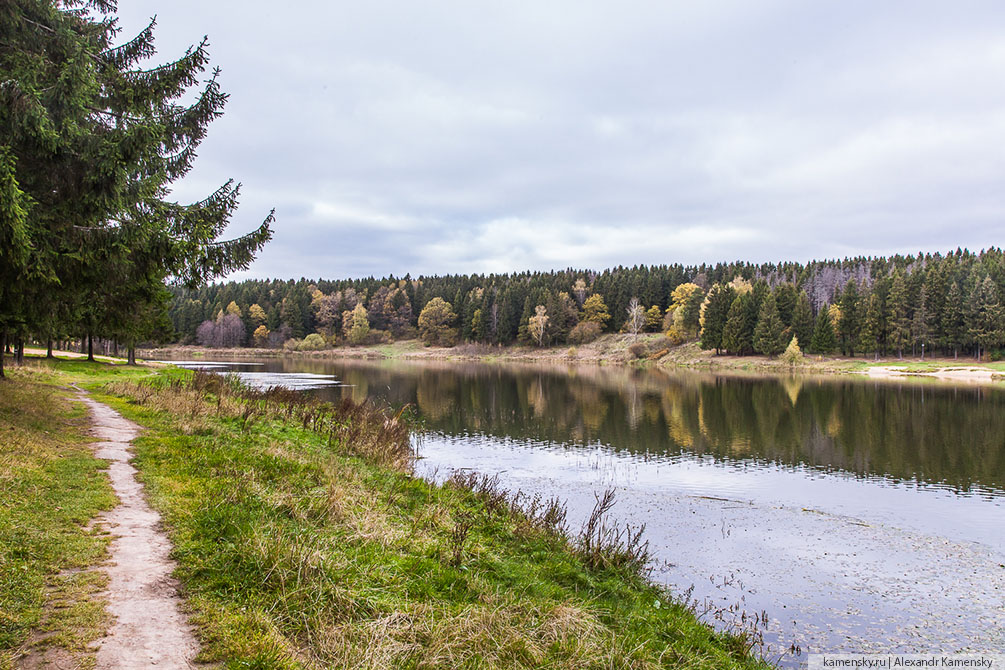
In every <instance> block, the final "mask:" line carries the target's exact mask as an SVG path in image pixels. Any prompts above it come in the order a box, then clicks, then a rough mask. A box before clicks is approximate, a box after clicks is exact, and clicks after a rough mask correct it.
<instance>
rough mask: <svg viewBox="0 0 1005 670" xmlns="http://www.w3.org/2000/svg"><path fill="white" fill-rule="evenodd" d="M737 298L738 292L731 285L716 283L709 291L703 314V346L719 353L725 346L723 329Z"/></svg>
mask: <svg viewBox="0 0 1005 670" xmlns="http://www.w3.org/2000/svg"><path fill="white" fill-rule="evenodd" d="M735 298H736V292H735V291H734V290H733V289H732V288H731V287H729V286H724V285H722V284H716V285H715V286H713V287H712V289H711V290H710V291H709V292H708V296H707V297H706V299H705V310H704V312H703V314H702V317H701V318H702V327H701V348H702V349H715V353H717V354H718V353H719V351H720V350H721V349H724V348H725V345H724V344H723V330H724V329H725V327H726V320H727V318H728V317H729V310H730V308H731V306H732V304H733V300H734V299H735Z"/></svg>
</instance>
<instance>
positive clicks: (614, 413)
mask: <svg viewBox="0 0 1005 670" xmlns="http://www.w3.org/2000/svg"><path fill="white" fill-rule="evenodd" d="M265 369H266V370H268V371H277V372H278V371H281V370H284V369H288V371H293V370H296V371H297V372H298V373H301V374H302V373H303V372H305V371H311V372H315V373H317V374H328V375H334V376H335V377H336V378H337V379H338V380H339V381H340V382H342V384H343V385H345V386H340V387H337V388H331V389H322V390H319V391H316V392H317V393H320V394H321V395H323V396H325V397H329V398H335V397H341V396H343V395H346V394H348V395H350V396H352V397H353V398H355V399H357V400H361V399H363V398H367V397H378V398H382V399H384V400H387V401H389V402H391V403H392V404H395V405H401V404H405V403H412V404H414V405H415V406H416V407H417V408H418V410H419V413H420V414H421V416H422V417H423V419H424V420H425V422H426V425H427V427H428V428H429V429H431V430H433V431H437V432H441V433H444V434H447V435H459V434H469V433H480V434H484V435H489V436H493V437H503V438H511V439H514V440H521V441H525V440H534V441H544V442H548V443H552V444H560V445H568V446H578V445H585V444H595V443H601V444H603V445H606V446H608V447H610V448H612V449H614V450H616V451H624V452H629V453H632V454H637V455H643V456H645V455H650V456H662V457H673V456H675V455H680V454H691V455H697V456H701V455H711V456H714V457H715V458H717V459H721V460H724V461H727V462H733V461H741V462H750V461H753V462H758V463H772V464H779V465H785V466H791V467H800V468H805V467H809V468H813V469H819V470H824V471H835V470H836V471H842V472H847V473H854V474H856V475H859V476H863V477H884V478H887V479H891V480H894V481H905V480H909V481H917V482H919V483H922V484H925V485H935V486H939V487H944V488H948V489H951V490H953V491H956V492H962V493H972V492H979V493H983V494H987V495H1000V494H1002V493H1003V491H1005V412H1003V410H1005V393H1003V391H1002V390H1001V389H998V388H988V387H946V386H937V385H931V384H922V383H915V382H904V383H900V384H892V383H890V382H877V381H870V380H864V379H863V380H858V379H856V380H838V379H833V378H832V379H818V378H810V379H801V378H795V377H793V378H757V377H742V376H729V377H726V376H713V375H703V374H696V373H687V372H663V371H655V370H629V369H623V368H605V367H585V366H581V367H570V368H568V369H564V368H555V367H537V366H517V367H514V366H511V365H507V366H505V367H503V366H501V365H499V366H497V365H485V364H456V363H451V364H444V363H428V362H423V363H409V362H400V361H395V362H386V361H381V362H376V361H351V360H349V361H346V360H340V361H335V362H330V361H328V362H317V361H303V360H296V361H272V362H268V363H266V367H265Z"/></svg>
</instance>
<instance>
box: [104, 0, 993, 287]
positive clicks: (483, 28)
mask: <svg viewBox="0 0 1005 670" xmlns="http://www.w3.org/2000/svg"><path fill="white" fill-rule="evenodd" d="M120 5H121V6H120V9H119V17H120V19H121V25H122V27H123V28H124V35H127V34H131V33H134V32H137V31H138V30H139V29H140V28H141V27H142V26H143V25H145V22H146V20H147V19H148V18H149V17H151V16H153V15H154V14H157V20H158V29H157V33H156V34H157V36H158V42H157V44H158V47H159V49H160V54H159V56H158V57H159V58H160V59H161V60H165V59H170V58H173V57H175V56H177V55H180V53H181V52H182V51H183V50H184V49H185V47H186V46H188V45H190V44H193V43H195V42H197V41H198V40H199V39H200V38H201V37H202V36H203V35H204V34H206V35H208V36H209V39H210V44H211V54H212V58H213V63H214V65H218V66H219V67H221V68H222V70H223V74H222V77H221V82H222V84H223V87H224V89H225V90H226V91H228V92H229V93H230V94H231V99H230V103H229V105H228V107H227V110H226V113H225V115H224V117H223V118H221V119H220V120H219V121H217V122H216V123H215V124H214V125H213V126H212V128H211V129H210V134H209V137H208V139H207V140H206V141H205V142H204V144H203V145H202V148H201V151H200V158H199V160H198V161H197V164H196V165H197V166H196V168H195V170H193V172H192V173H191V174H190V175H189V176H188V177H187V178H186V179H185V181H184V182H183V183H180V184H179V185H177V187H176V189H175V192H176V194H177V197H178V199H179V200H182V201H188V200H197V199H199V198H201V197H203V196H204V195H206V194H207V193H209V192H210V191H212V190H213V189H214V188H215V187H216V186H217V185H219V184H220V183H222V182H223V181H225V180H226V179H227V178H229V177H235V178H236V179H238V180H239V181H241V182H243V184H244V191H243V192H244V197H243V199H242V206H241V208H240V210H239V212H238V214H237V215H236V217H235V219H234V223H233V226H232V231H233V232H234V233H240V232H243V231H245V230H249V229H251V228H253V227H254V226H256V225H257V224H258V222H260V221H261V219H262V218H264V216H265V214H266V213H267V212H268V210H269V209H271V208H273V207H275V208H276V214H277V219H278V220H277V224H276V227H275V229H276V235H275V239H274V240H273V242H272V243H271V244H270V245H269V246H268V247H267V249H266V250H265V251H263V252H262V254H261V255H260V257H259V259H258V260H257V261H256V263H255V265H254V266H253V267H252V268H251V270H250V271H249V272H247V273H241V274H240V275H235V278H242V277H247V276H254V277H282V278H287V277H301V276H307V277H324V278H337V277H358V276H367V275H371V274H372V275H375V276H383V275H387V274H391V273H393V274H396V275H399V276H400V275H403V274H405V273H406V272H411V273H412V274H413V275H416V274H420V273H425V274H434V273H435V274H443V273H448V272H451V273H452V272H493V271H511V270H523V269H551V268H564V267H569V266H573V267H591V268H597V269H599V268H603V267H609V266H613V265H618V264H626V265H631V264H635V263H671V262H682V263H700V262H715V261H720V260H735V259H742V260H750V261H768V260H808V259H810V258H820V257H828V258H829V257H835V256H845V255H855V254H881V253H882V254H886V253H892V252H906V253H911V252H916V251H918V250H930V251H936V250H943V251H945V250H947V249H952V248H955V247H956V246H969V247H970V248H972V249H979V248H982V247H986V246H989V245H1000V244H1002V243H1003V242H1005V240H1003V239H1002V238H1003V235H1002V233H1003V232H1005V3H1002V2H1000V1H997V0H990V1H988V2H966V1H965V0H962V1H960V2H953V3H950V2H942V1H939V2H927V1H918V0H913V1H910V2H908V1H903V2H897V1H893V0H891V1H888V2H880V3H877V2H872V1H869V2H859V1H857V0H841V1H840V2H839V1H836V0H835V1H833V2H805V0H759V1H757V2H750V1H749V0H737V1H731V0H722V1H719V0H715V1H712V0H709V1H707V2H695V1H694V0H686V1H677V0H620V1H619V2H613V1H612V2H592V1H590V0H587V1H585V2H584V1H583V0H576V1H572V0H543V1H542V0H536V1H534V2H530V1H526V2H525V1H523V0H506V1H498V2H496V1H488V0H486V1H481V0H467V1H457V2H451V1H446V0H426V1H422V2H406V1H404V0H398V1H396V2H390V1H388V0H366V1H364V2H360V1H359V0H355V1H353V2H345V1H343V0H333V1H318V0H303V1H301V2H293V3H278V2H261V1H260V0H245V2H242V3H224V2H208V3H207V2H203V1H201V0H172V1H171V2H164V0H157V1H148V0H133V1H130V0H120Z"/></svg>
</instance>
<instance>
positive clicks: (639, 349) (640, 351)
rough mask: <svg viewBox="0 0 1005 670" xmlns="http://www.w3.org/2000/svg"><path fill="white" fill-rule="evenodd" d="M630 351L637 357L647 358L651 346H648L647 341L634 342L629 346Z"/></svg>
mask: <svg viewBox="0 0 1005 670" xmlns="http://www.w3.org/2000/svg"><path fill="white" fill-rule="evenodd" d="M628 353H630V354H631V355H632V356H634V357H635V358H645V356H646V354H648V353H649V347H648V346H646V343H645V342H633V343H632V344H631V346H629V347H628Z"/></svg>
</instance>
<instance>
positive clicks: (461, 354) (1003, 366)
mask: <svg viewBox="0 0 1005 670" xmlns="http://www.w3.org/2000/svg"><path fill="white" fill-rule="evenodd" d="M633 349H634V351H633ZM142 355H143V356H144V357H145V358H148V359H157V358H161V357H165V358H173V359H175V360H180V359H193V360H214V359H216V360H221V359H222V360H231V359H241V358H270V357H280V356H289V357H294V358H307V359H326V358H332V359H334V358H369V359H401V360H448V361H478V362H485V363H507V362H512V363H531V362H540V363H556V364H564V365H568V364H579V363H585V364H591V363H593V364H601V365H635V366H659V367H663V368H687V369H698V370H709V371H712V372H728V371H739V372H752V373H761V374H779V375H791V374H793V373H796V374H809V375H818V374H828V375H830V374H838V375H849V374H851V375H870V374H871V375H874V376H877V373H882V376H890V375H915V376H917V375H926V376H930V377H932V378H934V379H945V380H948V381H954V382H959V381H970V382H993V381H995V382H997V381H1000V380H1001V378H1002V377H1003V376H1005V362H1003V361H997V362H977V361H974V360H973V359H970V358H960V359H952V358H932V357H930V356H929V357H928V358H926V359H925V360H920V359H919V358H915V357H905V358H903V359H901V358H898V357H895V356H892V357H882V358H878V359H877V358H876V357H874V356H871V355H869V356H865V355H860V356H857V357H844V356H817V355H809V354H808V355H806V356H804V357H803V360H802V362H801V363H799V364H798V365H795V366H793V365H790V364H789V363H787V362H785V361H782V360H781V359H780V358H768V357H766V356H728V355H716V354H715V352H712V351H703V350H702V349H701V348H700V347H699V346H698V344H697V343H695V342H691V343H687V344H683V345H680V346H675V347H668V346H667V344H666V338H664V337H663V336H662V335H659V334H651V333H650V334H643V335H639V336H638V338H633V337H632V336H630V335H622V334H612V335H604V336H602V337H600V338H599V339H597V340H596V341H595V342H591V343H589V344H585V345H581V346H578V347H570V346H556V347H544V348H539V347H529V346H522V345H514V346H508V347H498V346H490V345H480V344H463V345H459V346H456V347H450V348H442V347H426V346H424V345H423V344H422V342H420V341H418V340H406V341H402V342H393V343H390V344H380V345H371V346H362V347H336V348H333V349H325V350H322V351H285V350H279V349H255V348H237V349H208V348H205V347H197V346H171V347H165V348H161V349H152V350H147V351H144V352H142Z"/></svg>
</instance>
